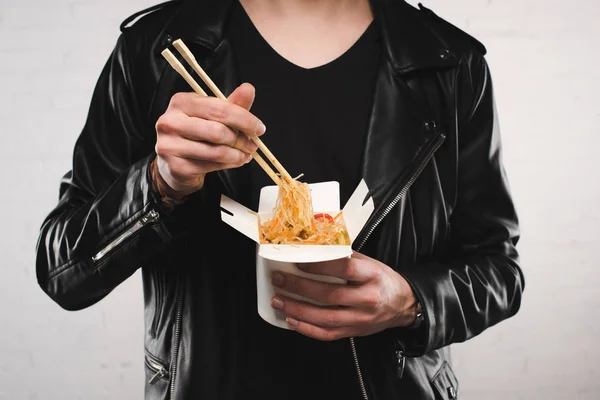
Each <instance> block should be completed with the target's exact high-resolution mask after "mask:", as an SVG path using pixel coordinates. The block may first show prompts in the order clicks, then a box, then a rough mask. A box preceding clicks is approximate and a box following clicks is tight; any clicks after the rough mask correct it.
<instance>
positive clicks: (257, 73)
mask: <svg viewBox="0 0 600 400" xmlns="http://www.w3.org/2000/svg"><path fill="white" fill-rule="evenodd" d="M226 34H227V38H228V40H229V41H230V43H231V47H232V51H233V54H234V55H235V57H236V68H237V73H238V78H239V79H240V82H249V83H251V84H253V85H254V86H255V88H256V99H255V102H254V104H253V106H252V109H251V111H252V112H253V113H254V114H255V115H256V116H257V117H258V118H260V119H261V120H262V121H263V122H264V123H265V125H266V126H267V132H266V133H265V135H264V136H262V140H263V142H264V143H265V144H266V146H267V147H268V148H269V149H270V150H271V151H272V152H273V154H274V155H275V157H277V159H278V160H279V161H280V162H281V163H282V164H283V166H284V167H285V168H286V169H287V170H288V172H289V173H290V174H291V175H292V176H294V177H295V176H297V175H300V174H304V175H303V177H302V178H301V179H300V180H301V181H304V182H308V183H313V182H323V181H330V180H333V181H338V182H339V183H340V197H341V205H342V206H343V205H344V204H345V202H346V201H347V199H348V198H349V197H350V195H351V194H352V192H353V191H354V189H355V188H356V186H357V185H358V183H359V181H360V179H361V164H362V155H363V151H364V143H365V138H366V133H367V129H368V124H369V119H370V112H371V107H372V100H373V94H374V86H375V77H376V74H377V67H378V65H379V56H380V43H379V36H378V30H377V28H376V26H375V25H374V23H372V24H371V25H370V26H369V28H368V29H367V30H366V31H365V32H364V33H363V35H362V36H361V37H360V38H359V39H358V41H357V42H356V43H355V44H354V45H353V46H352V47H351V48H350V49H349V50H348V51H346V52H345V53H344V54H343V55H341V56H340V57H338V58H337V59H335V60H333V61H331V62H329V63H327V64H325V65H322V66H319V67H316V68H310V69H306V68H302V67H300V66H297V65H295V64H293V63H291V62H290V61H288V60H286V59H285V58H283V57H282V56H281V55H279V54H278V53H277V52H276V51H275V50H274V49H273V48H272V47H271V46H270V45H269V44H268V43H267V42H266V41H265V40H264V38H263V37H262V36H261V35H260V33H259V32H258V30H257V29H256V28H255V26H254V25H253V23H252V21H251V20H250V18H249V17H248V15H247V14H246V12H245V11H244V9H243V8H242V7H241V5H239V4H237V5H236V7H235V9H234V11H233V15H232V18H231V20H230V24H229V26H228V29H227V33H226ZM242 169H243V170H244V176H245V177H246V178H247V179H248V180H249V182H246V184H247V186H246V187H247V188H249V189H250V190H251V193H247V196H248V197H247V198H248V199H252V200H251V202H250V203H251V204H247V205H248V206H249V207H250V208H252V209H257V207H258V198H259V192H260V189H261V188H262V187H263V186H266V185H273V182H272V181H271V179H270V178H269V177H268V175H267V174H266V173H265V172H264V171H263V170H262V169H261V168H260V166H259V165H258V164H257V163H255V162H252V163H250V164H248V165H247V166H245V167H244V168H242ZM244 197H246V196H244ZM249 284H255V282H252V283H249ZM253 300H254V299H248V301H249V302H252V301H253ZM255 304H256V303H253V304H252V303H251V306H250V307H252V308H255V307H256V305H255ZM254 313H255V314H256V318H254V319H252V323H251V325H252V326H248V327H247V333H246V334H245V335H244V340H245V341H246V343H244V345H243V346H242V347H243V348H244V349H245V350H244V353H245V354H243V355H240V357H243V358H244V360H245V362H244V368H243V370H244V373H243V375H244V376H243V377H241V379H242V381H240V382H239V387H238V388H236V390H238V394H239V396H241V397H239V398H260V399H264V400H267V399H302V400H306V399H345V400H347V399H356V400H358V399H361V392H360V388H359V386H358V381H357V376H356V369H355V365H354V360H353V358H352V352H351V348H350V344H349V341H348V340H347V339H343V340H339V341H334V342H321V341H318V340H315V339H311V338H308V337H305V336H302V335H300V334H298V333H297V332H293V331H287V330H284V329H280V328H277V327H274V326H272V325H270V324H268V323H267V322H265V321H263V320H262V319H260V317H259V316H258V314H257V313H256V310H254Z"/></svg>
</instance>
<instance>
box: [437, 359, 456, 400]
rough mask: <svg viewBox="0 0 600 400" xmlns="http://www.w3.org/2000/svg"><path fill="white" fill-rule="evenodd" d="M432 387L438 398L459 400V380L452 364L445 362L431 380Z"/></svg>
mask: <svg viewBox="0 0 600 400" xmlns="http://www.w3.org/2000/svg"><path fill="white" fill-rule="evenodd" d="M431 385H432V386H433V388H434V389H435V391H436V392H437V396H439V397H437V398H440V399H443V400H456V399H458V379H456V375H454V372H453V371H452V368H451V367H450V364H448V362H447V361H444V363H443V364H442V366H441V368H440V369H439V370H438V372H437V373H436V374H435V376H434V377H433V378H432V379H431Z"/></svg>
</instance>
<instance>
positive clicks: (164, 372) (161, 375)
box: [148, 367, 167, 385]
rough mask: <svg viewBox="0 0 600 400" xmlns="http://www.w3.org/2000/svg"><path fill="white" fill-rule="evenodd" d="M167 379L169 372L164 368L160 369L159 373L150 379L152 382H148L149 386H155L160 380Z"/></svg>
mask: <svg viewBox="0 0 600 400" xmlns="http://www.w3.org/2000/svg"><path fill="white" fill-rule="evenodd" d="M166 377H167V370H166V369H164V368H163V367H160V369H159V370H158V372H156V374H154V375H153V376H152V378H150V380H149V381H148V383H149V384H151V385H154V384H155V383H156V382H158V380H159V379H163V378H166Z"/></svg>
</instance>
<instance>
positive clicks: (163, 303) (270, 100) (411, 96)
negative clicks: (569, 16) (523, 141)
mask: <svg viewBox="0 0 600 400" xmlns="http://www.w3.org/2000/svg"><path fill="white" fill-rule="evenodd" d="M134 17H135V18H137V17H140V15H136V16H134ZM132 19H133V17H132ZM132 19H130V20H128V21H126V22H125V23H124V24H123V26H122V30H123V33H122V35H121V36H120V38H119V41H118V43H117V45H116V48H115V50H114V52H113V54H112V56H111V57H110V59H109V61H108V63H107V65H106V67H105V69H104V70H103V72H102V74H101V76H100V78H99V81H98V84H97V88H96V90H95V92H94V96H93V99H92V103H91V107H90V111H89V116H88V120H87V123H86V125H85V127H84V129H83V132H82V134H81V136H80V138H79V140H78V141H77V144H76V146H75V151H74V159H73V169H72V171H71V172H69V173H68V174H67V175H66V176H65V177H64V179H63V181H62V184H61V189H60V201H59V203H58V205H57V207H56V208H55V209H54V210H53V211H52V212H51V213H50V215H49V216H48V217H47V219H46V221H45V222H44V224H43V226H42V229H41V232H40V238H39V243H38V257H37V276H38V282H39V283H40V285H41V287H42V288H43V289H44V291H45V292H46V293H47V294H48V295H49V296H50V297H51V298H52V299H53V300H54V301H56V302H57V303H58V304H59V305H60V306H62V307H63V308H65V309H67V310H78V309H82V308H85V307H88V306H90V305H92V304H94V303H96V302H97V301H99V300H100V299H102V298H103V297H104V296H106V295H107V294H108V293H109V292H110V291H111V290H112V289H113V288H115V287H116V286H117V285H119V284H120V283H121V282H123V281H124V280H125V279H127V278H128V277H129V276H131V275H132V274H133V273H134V272H135V271H136V270H137V269H139V268H141V269H142V275H143V280H144V298H145V308H146V312H145V317H146V335H145V338H146V339H145V350H146V377H147V384H146V398H147V399H198V398H202V399H241V398H261V399H306V398H310V399H333V398H335V399H338V398H339V399H399V398H403V399H432V400H433V399H454V398H457V395H458V382H457V380H456V377H455V376H454V374H453V372H452V369H451V365H450V355H449V350H448V345H450V344H452V343H456V342H462V341H465V340H467V339H469V338H471V337H473V336H475V335H477V334H479V333H481V332H482V331H484V330H485V329H486V328H488V327H491V326H492V325H495V324H496V323H498V322H500V321H502V320H504V319H506V318H509V317H511V316H512V315H514V314H515V313H516V312H517V311H518V309H519V306H520V302H521V293H522V290H523V285H524V281H523V276H522V272H521V270H520V267H519V265H518V255H517V251H516V249H515V245H516V243H517V240H518V235H519V231H518V222H517V217H516V213H515V210H514V207H513V203H512V201H511V197H510V193H509V189H508V184H507V179H506V176H505V173H504V170H503V167H502V163H501V153H500V137H499V132H498V124H497V115H496V111H495V109H494V100H493V88H492V81H491V78H490V74H489V70H488V67H487V64H486V62H485V59H484V54H485V49H484V47H483V46H482V45H481V44H480V43H479V42H477V41H476V40H475V39H473V38H471V37H470V36H468V35H467V34H465V33H464V32H462V31H460V30H459V29H457V28H455V27H453V26H452V25H450V24H448V23H447V22H445V21H443V20H441V19H440V18H438V17H437V16H435V15H434V14H433V13H432V12H431V11H429V10H427V9H425V8H421V9H420V10H418V9H415V8H413V7H412V6H410V5H408V4H406V3H405V2H403V1H400V0H374V1H372V2H367V1H366V0H327V1H325V0H323V1H320V2H304V1H300V0H294V1H291V0H286V1H276V0H244V1H241V3H238V2H236V1H223V0H205V1H180V2H169V3H165V4H162V5H160V6H158V7H155V8H154V9H152V10H148V11H146V12H144V13H143V15H142V16H141V18H139V20H138V21H137V22H135V23H133V24H132V23H131V21H132ZM178 38H181V39H183V41H184V42H185V43H186V44H187V45H188V47H190V49H191V50H192V52H193V53H194V54H195V56H196V58H197V59H198V60H199V62H200V64H201V65H202V66H203V67H204V69H205V70H206V71H207V73H208V75H209V76H210V77H211V78H212V79H213V80H214V81H215V83H216V84H217V86H218V87H219V88H220V89H221V90H222V91H223V92H224V93H225V94H226V95H228V100H220V99H217V98H214V97H210V98H202V97H200V96H198V95H196V94H194V93H191V90H190V89H189V87H188V86H187V84H186V83H185V81H183V80H182V79H181V77H180V76H179V75H178V74H177V73H176V72H174V71H173V70H172V69H171V68H170V66H169V65H168V64H167V63H166V62H165V60H164V59H163V58H162V57H161V51H162V50H163V49H164V48H166V47H168V46H170V44H171V42H172V41H173V40H174V39H178ZM243 82H248V83H243ZM255 93H256V98H255ZM250 110H251V111H250ZM267 127H268V128H267ZM265 132H267V133H265ZM253 135H259V136H261V138H262V140H263V141H264V142H265V144H266V145H267V146H268V147H269V149H271V150H272V151H273V153H274V154H276V156H277V158H278V159H279V160H280V161H281V162H282V164H283V165H284V166H285V167H286V169H288V170H289V171H290V172H291V173H292V174H293V175H298V174H301V173H303V174H304V179H306V181H308V182H317V181H328V180H336V181H338V182H340V194H341V198H342V204H343V203H344V202H345V200H346V199H347V198H348V197H349V195H350V194H351V192H352V191H353V189H354V188H355V187H356V185H357V183H358V182H359V181H360V180H361V179H364V180H365V181H366V183H367V185H368V187H369V189H370V194H371V195H372V196H373V200H374V203H375V211H374V213H373V215H372V216H371V218H370V220H369V221H368V222H367V224H366V226H365V228H364V229H363V230H362V232H361V233H360V234H359V236H358V238H357V239H356V241H355V242H354V245H353V247H354V250H355V252H354V254H353V256H352V257H351V258H349V259H343V260H336V261H332V262H326V263H314V264H306V265H299V267H301V268H302V269H303V270H304V271H306V272H310V273H315V274H324V275H333V276H337V277H339V278H342V279H345V280H347V281H349V284H348V285H344V286H339V285H333V284H325V283H321V282H315V281H312V280H307V279H301V278H298V277H294V276H291V275H283V274H278V275H274V276H273V277H272V280H273V284H275V285H278V286H280V287H281V288H283V289H285V290H287V291H289V292H292V293H295V294H298V295H301V296H304V297H307V298H310V299H313V300H317V301H320V302H321V303H324V305H323V306H315V305H312V304H309V303H305V302H301V301H297V300H294V299H292V298H289V297H284V296H279V295H278V296H275V297H274V298H273V299H272V303H271V305H272V307H273V308H275V309H278V310H280V311H281V312H282V313H284V314H285V315H286V316H287V323H288V325H289V327H290V328H291V329H290V330H285V329H280V328H276V327H274V326H272V325H269V324H267V323H266V322H264V321H263V320H262V319H261V318H260V317H259V316H258V314H257V312H256V281H255V279H256V277H255V261H256V258H255V256H256V255H255V244H254V243H252V242H251V241H250V240H248V239H247V238H245V237H244V236H242V235H241V234H239V233H238V232H236V231H235V230H233V229H232V228H231V227H229V226H227V225H226V224H225V223H223V222H222V221H221V219H220V209H219V200H220V196H221V195H222V194H226V195H227V196H229V197H231V198H233V199H235V200H236V201H239V202H241V203H242V204H244V205H246V206H248V207H249V208H252V209H256V204H257V201H258V195H259V191H260V188H261V187H263V186H265V185H268V184H272V183H270V182H269V178H268V176H267V175H266V174H265V173H264V172H263V171H262V170H261V169H260V168H259V167H258V166H257V164H256V163H254V162H250V161H251V156H250V154H251V153H252V152H253V151H255V150H256V145H255V144H254V143H253V142H252V141H251V140H250V139H249V136H253Z"/></svg>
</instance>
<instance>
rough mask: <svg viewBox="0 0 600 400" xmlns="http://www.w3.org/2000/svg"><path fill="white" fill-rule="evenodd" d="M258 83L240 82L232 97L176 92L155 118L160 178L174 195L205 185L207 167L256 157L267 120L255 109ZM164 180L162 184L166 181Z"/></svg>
mask: <svg viewBox="0 0 600 400" xmlns="http://www.w3.org/2000/svg"><path fill="white" fill-rule="evenodd" d="M253 101H254V87H253V86H252V85H250V84H248V83H244V84H242V85H240V86H239V87H238V88H237V89H236V90H235V91H234V92H233V93H231V95H230V96H229V98H228V100H222V99H218V98H216V97H211V96H209V97H201V96H199V95H197V94H196V93H177V94H175V95H174V96H173V97H172V98H171V102H170V104H169V107H168V108H167V111H166V112H165V113H164V114H163V115H162V116H161V117H160V118H159V119H158V121H157V122H156V134H157V139H156V154H157V159H156V161H157V167H158V175H159V179H160V180H161V181H162V182H161V184H164V185H166V186H168V187H163V189H164V190H165V191H166V192H167V194H168V195H169V196H170V197H173V198H182V197H185V196H187V195H189V194H191V193H194V192H196V191H198V190H200V188H202V186H203V184H204V177H205V175H206V174H207V173H208V172H212V171H218V170H223V169H229V168H237V167H240V166H242V165H244V164H246V163H248V162H250V161H251V160H252V156H251V153H252V152H254V151H255V150H256V149H257V145H256V144H255V143H254V142H253V141H252V140H251V139H250V138H249V137H248V136H260V135H262V134H263V133H264V132H265V126H264V124H263V123H262V122H261V121H260V120H259V119H258V118H257V117H256V116H254V115H253V114H252V113H250V111H248V110H250V107H251V106H252V103H253ZM164 185H163V186H164Z"/></svg>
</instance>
